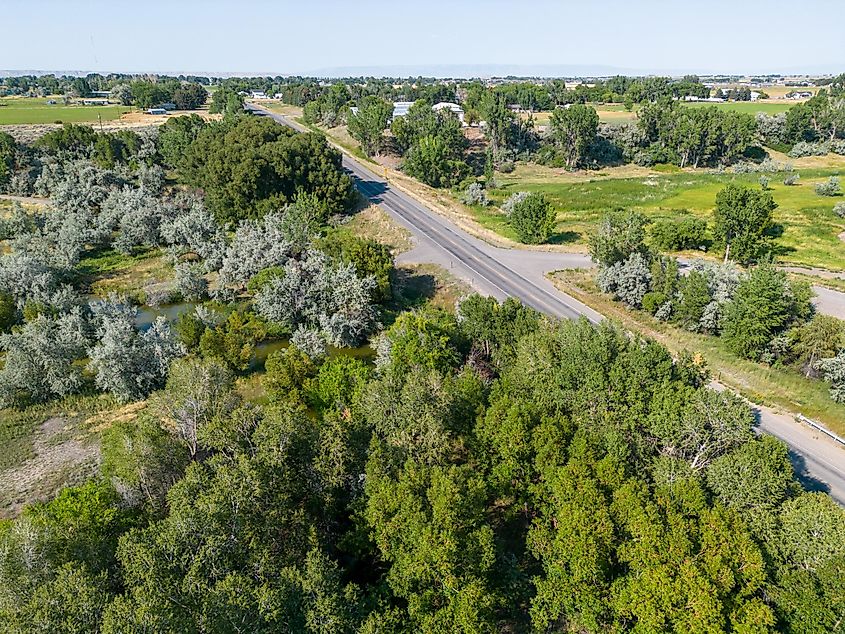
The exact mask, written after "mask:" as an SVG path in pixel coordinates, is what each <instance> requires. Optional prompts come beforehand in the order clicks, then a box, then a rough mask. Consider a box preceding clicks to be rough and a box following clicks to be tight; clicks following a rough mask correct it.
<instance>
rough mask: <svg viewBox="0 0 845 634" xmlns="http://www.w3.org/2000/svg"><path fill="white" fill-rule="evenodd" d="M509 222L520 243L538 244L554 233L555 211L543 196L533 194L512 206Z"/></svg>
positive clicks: (537, 193) (536, 193)
mask: <svg viewBox="0 0 845 634" xmlns="http://www.w3.org/2000/svg"><path fill="white" fill-rule="evenodd" d="M510 222H511V226H512V227H513V229H514V231H516V235H517V237H518V238H519V241H520V242H522V243H524V244H540V243H542V242H545V241H546V240H548V239H549V236H550V235H551V234H552V231H554V227H555V210H554V209H553V208H552V205H551V203H549V201H548V200H546V197H545V195H543V194H542V193H539V192H534V193H532V194H528V196H526V197H525V198H524V199H523V200H521V201H520V202H518V203H516V204H515V205H514V207H513V212H512V213H511V215H510Z"/></svg>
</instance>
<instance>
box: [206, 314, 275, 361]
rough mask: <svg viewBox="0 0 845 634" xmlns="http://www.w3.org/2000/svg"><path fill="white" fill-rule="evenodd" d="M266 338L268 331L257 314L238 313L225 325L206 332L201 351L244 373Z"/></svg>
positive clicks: (208, 329) (231, 315)
mask: <svg viewBox="0 0 845 634" xmlns="http://www.w3.org/2000/svg"><path fill="white" fill-rule="evenodd" d="M266 336H267V327H266V326H265V325H264V323H263V322H262V321H261V320H260V319H258V317H256V316H255V314H254V313H251V312H244V311H240V310H236V311H234V312H232V313H231V314H230V315H229V317H228V318H227V319H226V321H224V322H223V323H222V324H220V325H218V326H216V327H214V328H206V329H205V331H204V332H203V334H202V336H201V337H200V341H199V349H200V353H201V354H202V356H204V357H207V358H210V359H219V360H220V361H223V362H224V363H225V364H226V365H227V366H228V367H229V368H231V369H232V370H235V371H243V370H246V369H247V368H248V367H249V364H250V363H251V362H252V360H253V358H254V356H255V347H256V345H257V344H258V342H259V341H261V340H262V339H264V337H266Z"/></svg>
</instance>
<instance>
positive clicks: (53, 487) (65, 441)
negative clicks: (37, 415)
mask: <svg viewBox="0 0 845 634" xmlns="http://www.w3.org/2000/svg"><path fill="white" fill-rule="evenodd" d="M75 433H76V430H75V428H74V426H73V425H72V424H71V423H69V421H68V419H66V418H64V417H62V416H54V417H52V418H48V419H47V420H45V421H44V422H43V423H42V424H41V425H40V426H39V428H38V430H37V431H36V432H35V440H34V442H33V451H34V452H35V455H34V456H33V457H32V458H30V459H29V460H27V461H26V462H24V463H23V464H20V465H17V466H15V467H12V468H10V469H5V470H3V471H0V517H14V516H16V515H17V514H18V513H20V511H21V509H22V507H23V506H24V505H25V504H28V503H30V502H33V501H35V500H43V499H47V498H48V497H50V496H52V495H53V494H55V492H56V491H58V490H59V489H61V488H63V487H65V486H71V485H74V484H79V483H81V482H82V481H84V480H85V479H87V478H88V477H89V476H90V475H91V474H92V473H94V472H95V471H96V469H97V467H98V465H99V454H100V446H99V443H98V442H92V440H91V438H90V437H87V435H84V434H83V435H81V436H80V435H71V434H75Z"/></svg>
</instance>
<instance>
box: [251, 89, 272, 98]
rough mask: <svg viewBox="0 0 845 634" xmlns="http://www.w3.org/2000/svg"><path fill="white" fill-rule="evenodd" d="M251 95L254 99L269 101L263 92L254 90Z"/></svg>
mask: <svg viewBox="0 0 845 634" xmlns="http://www.w3.org/2000/svg"><path fill="white" fill-rule="evenodd" d="M249 95H250V97H252V98H253V99H268V97H267V95H266V94H264V91H263V90H253V91H251V92H250V93H249Z"/></svg>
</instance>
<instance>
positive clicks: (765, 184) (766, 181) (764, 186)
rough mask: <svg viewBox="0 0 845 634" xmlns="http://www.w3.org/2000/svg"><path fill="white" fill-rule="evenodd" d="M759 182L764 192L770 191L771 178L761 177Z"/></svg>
mask: <svg viewBox="0 0 845 634" xmlns="http://www.w3.org/2000/svg"><path fill="white" fill-rule="evenodd" d="M758 182H759V183H760V187H761V189H762V190H763V191H768V189H769V183H770V182H771V181H770V180H769V177H768V176H766V175H763V176H761V177H760V178H759V180H758Z"/></svg>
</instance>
